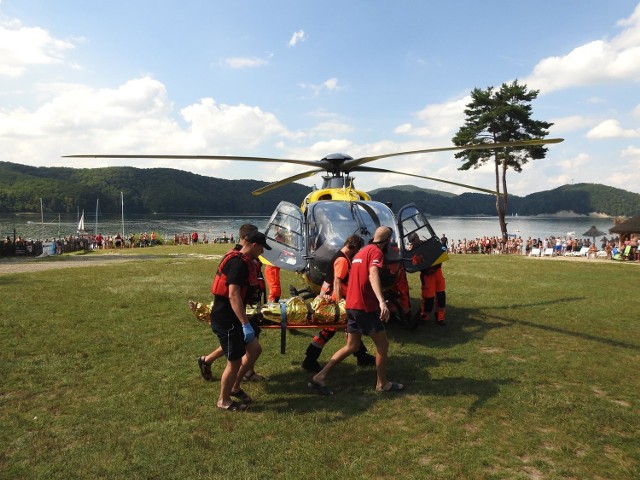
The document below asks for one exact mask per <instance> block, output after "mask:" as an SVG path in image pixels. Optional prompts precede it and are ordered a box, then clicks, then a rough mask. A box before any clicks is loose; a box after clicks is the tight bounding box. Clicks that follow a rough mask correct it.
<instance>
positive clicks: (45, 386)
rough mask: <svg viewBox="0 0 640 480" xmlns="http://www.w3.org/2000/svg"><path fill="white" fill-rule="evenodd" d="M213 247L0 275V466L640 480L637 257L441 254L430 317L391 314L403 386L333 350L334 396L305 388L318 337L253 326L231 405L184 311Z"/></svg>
mask: <svg viewBox="0 0 640 480" xmlns="http://www.w3.org/2000/svg"><path fill="white" fill-rule="evenodd" d="M224 249H225V247H224V246H218V245H209V246H198V247H157V248H150V249H143V250H144V251H141V250H140V249H138V250H136V251H133V252H127V253H134V254H136V255H135V256H134V257H132V260H131V261H129V262H113V263H105V264H103V263H96V264H95V265H92V266H90V267H85V268H65V262H66V261H68V259H65V260H63V261H60V260H58V261H56V263H57V264H58V265H57V267H58V268H56V269H54V270H48V271H41V272H29V273H11V274H4V275H0V292H1V295H2V301H1V303H0V375H1V377H0V378H1V381H0V421H1V423H2V429H1V431H0V478H11V479H20V478H24V479H26V478H29V479H33V478H47V479H51V478H60V479H72V478H78V479H87V478H110V479H114V478H115V479H131V478H145V479H147V478H158V479H200V478H202V479H205V478H206V479H209V478H239V479H254V478H255V479H264V478H287V479H298V478H321V479H325V478H327V479H330V478H336V479H337V478H340V479H365V478H366V479H383V478H402V479H405V478H408V479H411V478H413V479H440V478H442V479H454V478H455V479H460V478H465V479H481V478H487V479H626V478H629V479H631V478H639V477H640V433H639V432H640V375H639V372H638V367H639V365H640V329H639V326H638V322H639V317H640V295H639V294H638V293H639V292H638V281H639V280H640V265H633V264H628V263H615V262H611V261H605V260H597V261H596V260H593V261H591V262H581V261H575V262H574V261H563V260H559V261H555V260H548V259H534V258H526V257H517V256H497V255H496V256H484V255H465V256H454V257H453V258H452V259H451V260H450V261H449V262H448V263H447V264H446V265H445V267H444V273H445V277H446V279H447V295H448V308H447V321H448V324H447V326H446V327H437V326H435V325H433V324H427V325H423V326H421V327H420V328H419V329H418V330H416V331H413V332H411V331H407V330H405V329H404V328H403V327H401V326H400V325H393V324H392V325H390V326H389V330H388V333H389V337H390V339H391V347H390V360H389V370H390V377H391V378H392V379H393V380H396V381H400V382H402V383H405V384H406V385H407V390H406V391H405V392H403V393H400V394H376V393H375V391H374V385H375V374H374V371H373V370H371V369H363V368H358V367H357V366H356V365H355V359H351V358H350V359H348V360H346V361H345V362H344V363H343V364H341V365H339V366H338V367H336V369H335V370H334V372H332V375H331V377H330V384H331V386H332V388H333V389H334V391H335V392H336V394H335V395H334V396H332V397H321V396H318V395H315V394H313V393H312V392H310V391H309V389H308V388H307V380H308V378H309V375H308V374H307V373H306V372H305V371H303V370H302V369H301V368H300V367H299V364H300V361H301V359H302V356H303V353H304V350H305V348H306V345H307V344H308V342H309V340H310V337H311V335H313V334H314V333H315V330H304V331H299V332H297V333H296V332H293V331H290V333H289V335H288V338H287V353H286V354H285V355H282V354H280V353H279V352H280V333H279V331H278V330H265V331H264V332H263V335H262V337H261V341H262V344H263V347H264V353H263V355H262V357H261V359H260V360H259V363H258V368H257V370H258V371H259V372H260V373H262V374H264V375H267V376H268V377H269V380H268V381H266V382H261V383H249V384H246V385H245V387H246V388H245V390H246V391H247V392H248V393H249V394H250V395H251V396H253V397H254V400H255V402H254V405H253V406H252V408H251V410H250V411H249V412H246V413H230V412H223V411H220V410H218V409H216V407H215V399H216V398H217V394H218V387H219V384H218V383H217V382H214V383H208V382H205V381H203V380H202V378H201V377H200V375H199V373H198V370H197V365H196V358H197V357H198V356H199V355H201V354H204V353H207V352H209V351H211V350H212V349H213V348H214V347H215V346H216V342H215V341H214V337H213V335H212V333H211V331H210V330H209V329H208V328H207V326H206V325H203V324H201V323H199V322H197V321H196V320H195V318H194V317H193V316H192V315H191V313H190V312H189V310H188V309H187V301H188V300H189V299H196V300H203V301H207V300H209V299H210V294H209V286H210V284H211V278H212V272H213V268H214V265H215V264H216V263H217V261H216V260H214V259H213V258H212V257H211V255H215V254H220V253H222V252H223V251H224ZM140 254H146V255H140ZM90 255H91V256H92V257H93V256H95V254H90ZM70 258H73V257H70ZM410 282H411V291H412V297H413V298H414V299H416V298H417V297H418V296H419V292H418V279H417V278H416V277H415V276H410ZM289 283H293V284H295V285H297V286H301V282H300V280H299V279H298V278H296V277H295V276H293V275H289V274H283V287H284V288H285V289H286V287H287V286H288V284H289ZM417 305H418V301H417V300H414V308H417ZM365 341H366V342H367V344H368V346H370V347H371V342H370V341H369V340H368V339H365ZM342 342H343V338H342V336H341V335H336V337H335V338H334V339H333V340H332V341H331V342H330V343H329V344H328V346H327V347H326V351H325V352H324V353H323V356H322V357H321V360H325V361H326V359H327V358H328V357H329V356H330V355H331V353H333V352H334V351H335V350H336V349H338V348H339V346H340V345H341V344H342ZM221 369H222V364H221V363H220V364H214V367H213V370H214V374H215V375H216V377H217V378H219V374H220V371H221Z"/></svg>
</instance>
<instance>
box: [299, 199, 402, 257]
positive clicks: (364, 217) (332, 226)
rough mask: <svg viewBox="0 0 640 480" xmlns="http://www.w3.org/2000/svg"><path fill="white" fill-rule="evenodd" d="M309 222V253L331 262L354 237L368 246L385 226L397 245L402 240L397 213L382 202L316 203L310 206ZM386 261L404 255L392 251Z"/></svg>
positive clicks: (308, 212) (388, 253)
mask: <svg viewBox="0 0 640 480" xmlns="http://www.w3.org/2000/svg"><path fill="white" fill-rule="evenodd" d="M307 221H308V228H309V230H308V233H309V245H308V247H309V253H310V254H312V255H315V256H317V257H327V258H331V257H332V256H333V254H334V253H335V252H337V251H338V250H339V249H340V248H341V247H342V245H343V244H344V241H345V239H346V238H347V237H349V236H350V235H353V234H357V235H360V236H361V237H362V238H363V239H364V241H365V243H368V242H369V241H370V240H371V238H372V237H373V234H374V232H375V230H376V228H378V227H379V226H381V225H385V226H388V227H390V228H391V229H392V230H393V232H394V239H393V241H396V242H397V238H399V235H398V231H397V226H396V221H395V217H394V215H393V212H392V211H391V209H390V208H389V207H387V206H386V205H385V204H383V203H380V202H373V201H371V202H339V201H318V202H314V203H312V204H311V205H309V209H308V211H307ZM396 245H397V244H396ZM386 258H387V260H392V261H393V260H399V259H400V254H399V252H398V250H397V249H393V248H392V249H389V251H388V252H387V254H386Z"/></svg>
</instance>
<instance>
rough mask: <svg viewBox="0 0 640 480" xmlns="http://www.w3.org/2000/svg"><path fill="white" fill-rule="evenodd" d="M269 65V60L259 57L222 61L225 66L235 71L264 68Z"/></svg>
mask: <svg viewBox="0 0 640 480" xmlns="http://www.w3.org/2000/svg"><path fill="white" fill-rule="evenodd" d="M267 63H268V62H267V60H264V59H262V58H258V57H229V58H225V59H224V60H223V61H222V64H223V65H224V66H226V67H229V68H233V69H240V68H256V67H264V66H265V65H267Z"/></svg>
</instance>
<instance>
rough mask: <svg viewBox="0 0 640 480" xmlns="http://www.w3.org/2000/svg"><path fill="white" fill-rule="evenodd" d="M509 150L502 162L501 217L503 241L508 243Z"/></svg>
mask: <svg viewBox="0 0 640 480" xmlns="http://www.w3.org/2000/svg"><path fill="white" fill-rule="evenodd" d="M506 150H507V149H506V148H505V152H504V159H503V160H502V193H503V196H502V211H501V212H500V213H499V214H498V215H500V232H501V233H502V239H503V240H504V242H505V243H506V242H507V240H508V238H507V222H505V215H506V214H507V208H508V206H509V194H508V193H507V159H508V154H507V151H506Z"/></svg>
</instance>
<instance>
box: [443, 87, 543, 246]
mask: <svg viewBox="0 0 640 480" xmlns="http://www.w3.org/2000/svg"><path fill="white" fill-rule="evenodd" d="M538 93H539V90H530V91H529V90H528V89H527V86H526V85H520V84H519V83H518V81H517V80H515V81H514V82H513V83H511V84H506V83H503V84H502V86H501V87H500V90H498V91H495V90H494V88H493V87H489V88H487V89H486V90H482V89H479V88H475V89H474V90H473V91H472V92H471V102H470V103H469V104H467V108H466V109H465V111H464V113H465V115H466V120H465V123H464V125H463V126H462V127H461V128H460V129H459V130H458V132H457V133H456V135H455V136H454V137H453V139H452V141H453V143H454V144H455V145H457V146H464V145H468V144H478V143H500V142H513V141H518V140H533V139H541V138H544V137H545V136H546V135H548V134H549V132H548V131H547V129H548V128H549V127H551V126H552V125H553V123H549V122H543V121H539V120H533V119H532V118H531V114H532V109H531V101H532V100H534V99H536V98H537V97H538ZM546 153H547V149H546V148H545V147H544V146H542V145H535V146H530V147H508V148H500V149H492V150H463V151H462V152H460V153H457V154H456V155H455V157H456V158H461V159H462V161H463V164H462V166H461V167H460V168H459V169H458V170H469V169H470V168H479V167H481V166H482V165H484V164H485V163H487V162H489V161H491V160H493V162H494V167H495V174H496V211H497V212H498V219H499V221H500V231H501V232H502V237H503V238H504V239H505V240H506V238H507V224H506V222H505V215H506V214H507V209H508V205H509V194H508V191H507V170H508V169H509V168H512V169H513V170H515V171H516V172H518V173H520V172H522V167H523V165H524V164H526V163H527V162H528V161H529V160H539V159H541V158H544V157H545V155H546Z"/></svg>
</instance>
